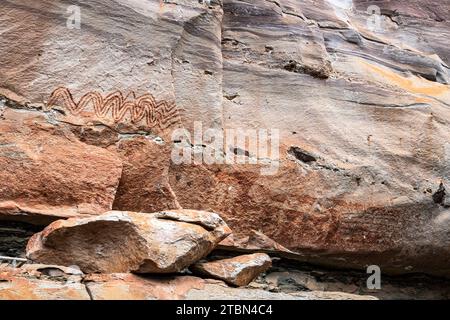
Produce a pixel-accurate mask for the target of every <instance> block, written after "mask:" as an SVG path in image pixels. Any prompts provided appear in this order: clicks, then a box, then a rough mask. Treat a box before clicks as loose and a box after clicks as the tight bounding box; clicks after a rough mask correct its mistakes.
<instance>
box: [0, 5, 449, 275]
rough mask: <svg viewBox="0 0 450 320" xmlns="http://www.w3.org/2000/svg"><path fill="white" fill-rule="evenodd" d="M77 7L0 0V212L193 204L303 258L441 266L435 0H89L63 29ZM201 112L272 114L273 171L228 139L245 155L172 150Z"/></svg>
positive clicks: (259, 118) (201, 119)
mask: <svg viewBox="0 0 450 320" xmlns="http://www.w3.org/2000/svg"><path fill="white" fill-rule="evenodd" d="M73 4H74V3H73V1H63V0H57V1H50V0H43V1H40V2H39V3H37V2H35V1H28V0H14V1H12V0H4V1H2V2H1V3H0V9H1V10H0V11H1V12H2V15H1V16H0V32H1V36H2V41H1V42H0V52H1V55H0V94H1V97H2V99H1V102H0V132H1V135H0V166H1V168H2V169H1V171H0V177H1V179H0V181H1V183H0V214H1V216H2V219H8V220H20V221H24V220H25V221H27V222H33V223H39V224H48V223H50V222H51V221H53V220H54V219H56V218H59V217H62V218H66V217H71V216H79V215H86V214H87V215H90V214H98V213H101V212H104V211H108V210H111V209H115V210H130V211H142V212H155V211H160V210H164V209H180V208H189V209H198V210H207V211H214V212H219V213H220V214H221V216H222V217H223V218H224V219H225V220H226V221H227V223H228V224H229V225H230V227H231V228H232V229H233V231H234V233H235V234H234V236H235V237H236V238H240V237H241V238H242V237H245V236H247V235H248V234H249V233H250V232H251V230H252V229H255V230H257V231H259V232H261V233H263V234H265V235H266V236H268V237H270V238H272V239H273V240H274V241H276V242H278V243H279V244H280V245H282V246H284V247H286V248H288V249H289V250H291V251H293V252H296V253H298V254H297V255H296V256H295V257H296V258H297V259H300V260H303V261H308V262H313V263H321V264H326V265H331V266H339V267H347V268H358V269H361V268H365V267H366V266H367V265H369V264H377V265H380V266H381V267H382V270H384V271H385V272H391V273H405V272H412V273H415V272H427V273H431V274H438V275H446V276H448V275H449V270H450V269H449V268H450V259H449V256H450V251H449V248H450V246H449V244H450V232H449V230H450V229H449V223H450V222H449V221H450V220H449V218H450V209H449V205H450V200H449V198H448V195H447V191H446V188H448V186H449V183H450V181H449V176H450V175H449V173H450V164H449V159H450V127H449V122H450V111H449V107H450V87H449V84H448V83H449V79H450V71H449V63H450V51H449V50H448V45H447V42H448V38H449V36H450V22H449V21H448V19H449V16H450V14H449V12H450V10H449V9H450V4H449V3H448V1H426V5H425V1H422V0H415V1H403V0H396V1H374V2H373V3H372V2H371V1H363V0H354V1H344V0H341V1H339V0H305V1H295V0H277V1H266V0H245V1H240V0H223V1H218V0H214V1H211V4H210V5H209V6H208V5H206V4H203V3H199V2H198V1H188V0H174V1H171V2H169V3H165V2H163V1H157V0H145V1H144V0H142V1H137V0H112V1H105V0H91V1H89V2H83V3H81V2H80V3H79V4H78V5H79V9H80V18H81V20H80V29H77V28H74V29H69V28H68V27H67V23H68V21H69V22H70V21H71V20H70V19H71V18H70V16H71V14H72V13H73V12H72V11H70V10H72V9H73V8H72V7H70V6H71V5H73ZM373 5H376V7H373ZM371 6H372V7H371ZM71 8H72V9H71ZM378 9H379V11H378ZM68 10H69V11H68ZM371 10H372V11H371ZM373 10H375V11H373ZM373 12H375V14H372V13H373ZM378 13H379V14H378ZM196 122H197V123H201V125H202V128H203V132H204V131H205V130H207V129H208V128H215V129H238V128H242V129H253V130H257V129H259V130H274V129H276V130H279V138H280V140H279V142H280V145H279V163H278V162H276V160H277V159H276V157H272V159H270V160H269V163H272V165H274V164H277V166H275V167H273V168H275V169H276V170H275V171H274V172H273V173H274V174H272V175H264V174H261V172H262V171H261V170H262V169H264V168H266V166H267V165H266V164H264V162H262V161H260V160H263V159H260V158H258V155H255V154H252V151H251V148H250V147H249V145H244V147H243V148H242V146H236V144H237V142H230V141H226V142H227V143H226V144H225V147H223V149H221V150H220V151H221V153H222V154H223V155H225V156H226V155H230V154H242V155H243V156H244V159H246V160H247V162H249V161H250V160H252V159H253V160H255V159H256V162H257V164H249V163H247V164H232V165H225V164H206V163H204V161H201V162H200V163H190V164H187V163H185V164H181V165H180V164H176V163H174V162H173V159H172V158H171V153H172V149H173V146H174V145H176V144H177V143H178V142H179V141H174V140H176V139H173V137H172V133H173V131H174V129H177V128H185V129H187V130H188V131H189V132H190V133H193V132H194V129H195V128H196V124H195V123H196ZM197 127H198V124H197ZM189 143H190V146H191V149H192V151H193V153H195V152H197V153H198V152H201V151H204V149H205V148H206V146H205V143H203V142H200V143H199V142H198V141H195V140H192V141H189ZM269 158H270V156H269ZM266 160H267V159H266Z"/></svg>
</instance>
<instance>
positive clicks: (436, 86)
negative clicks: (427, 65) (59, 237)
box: [360, 61, 450, 97]
mask: <svg viewBox="0 0 450 320" xmlns="http://www.w3.org/2000/svg"><path fill="white" fill-rule="evenodd" d="M360 64H362V65H363V66H364V67H365V68H366V69H368V71H369V72H371V73H375V74H376V75H378V76H381V77H382V78H383V79H385V80H387V81H388V82H389V83H390V84H393V85H396V86H397V87H400V88H402V89H404V90H406V91H409V92H411V93H416V94H425V95H429V96H433V97H440V96H443V95H449V94H450V87H449V86H446V85H443V84H440V83H433V82H430V81H428V80H425V79H422V78H419V77H415V76H412V77H410V78H405V77H402V76H401V75H399V74H397V73H395V72H393V71H390V70H388V69H385V68H382V67H379V66H376V65H374V64H371V63H368V62H365V61H360Z"/></svg>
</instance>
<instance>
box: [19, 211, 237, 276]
mask: <svg viewBox="0 0 450 320" xmlns="http://www.w3.org/2000/svg"><path fill="white" fill-rule="evenodd" d="M230 232H231V231H230V229H229V228H228V226H227V225H226V224H225V222H224V221H223V220H222V219H221V218H220V217H219V216H218V215H217V214H215V213H210V212H203V211H194V210H176V211H163V212H157V213H152V214H150V213H135V212H117V211H112V212H108V213H106V214H103V215H99V216H95V217H91V218H71V219H68V220H59V221H56V222H54V223H52V224H50V225H49V226H48V227H47V228H45V229H44V230H43V231H42V232H40V233H37V234H35V235H34V236H33V237H32V238H31V239H30V241H29V243H28V245H27V257H28V258H29V259H31V260H33V261H36V262H40V263H46V264H57V265H64V266H71V265H76V266H78V267H79V268H80V269H81V270H82V271H83V272H86V273H90V272H104V273H113V272H129V271H133V272H137V273H172V272H178V271H181V270H182V269H184V268H186V267H188V266H189V265H191V264H193V263H195V262H196V261H198V260H200V259H201V258H203V257H205V256H206V255H207V254H208V253H210V252H211V251H212V250H213V249H214V247H215V246H216V245H217V244H218V243H219V242H220V241H221V240H223V239H224V238H225V237H226V236H227V235H229V234H230Z"/></svg>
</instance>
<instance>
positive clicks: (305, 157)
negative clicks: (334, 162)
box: [288, 147, 317, 163]
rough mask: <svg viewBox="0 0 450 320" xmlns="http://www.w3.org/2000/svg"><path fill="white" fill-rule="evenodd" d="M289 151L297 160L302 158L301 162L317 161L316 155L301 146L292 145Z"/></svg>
mask: <svg viewBox="0 0 450 320" xmlns="http://www.w3.org/2000/svg"><path fill="white" fill-rule="evenodd" d="M288 153H289V154H290V155H293V156H294V157H295V158H296V159H297V160H300V161H301V162H305V163H310V162H315V161H317V159H316V157H314V156H313V155H311V154H310V153H308V152H306V151H304V150H302V149H300V148H299V147H290V148H289V150H288Z"/></svg>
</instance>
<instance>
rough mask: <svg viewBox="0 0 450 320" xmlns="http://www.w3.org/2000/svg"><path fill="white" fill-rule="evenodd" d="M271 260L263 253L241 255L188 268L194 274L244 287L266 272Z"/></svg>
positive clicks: (200, 263)
mask: <svg viewBox="0 0 450 320" xmlns="http://www.w3.org/2000/svg"><path fill="white" fill-rule="evenodd" d="M271 265H272V260H271V259H270V257H269V256H268V255H267V254H265V253H255V254H248V255H242V256H238V257H234V258H228V259H222V260H214V261H206V262H198V263H196V264H194V265H193V266H191V267H190V269H191V270H193V271H194V273H198V274H200V275H203V276H206V277H211V278H215V279H219V280H223V281H225V282H226V283H228V284H231V285H235V286H246V285H248V284H249V283H250V282H252V281H253V280H254V279H255V278H256V277H257V276H259V275H260V274H261V273H263V272H265V271H267V269H269V268H270V266H271Z"/></svg>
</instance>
